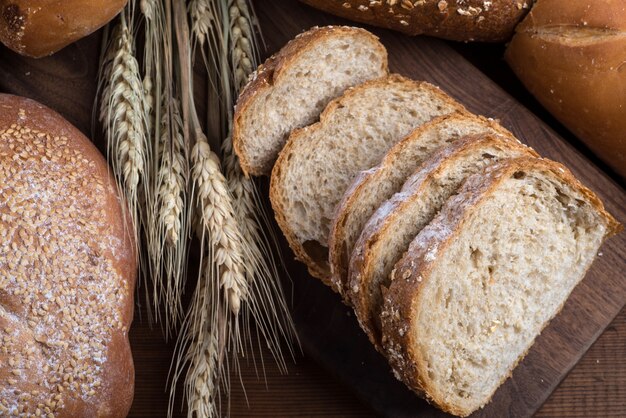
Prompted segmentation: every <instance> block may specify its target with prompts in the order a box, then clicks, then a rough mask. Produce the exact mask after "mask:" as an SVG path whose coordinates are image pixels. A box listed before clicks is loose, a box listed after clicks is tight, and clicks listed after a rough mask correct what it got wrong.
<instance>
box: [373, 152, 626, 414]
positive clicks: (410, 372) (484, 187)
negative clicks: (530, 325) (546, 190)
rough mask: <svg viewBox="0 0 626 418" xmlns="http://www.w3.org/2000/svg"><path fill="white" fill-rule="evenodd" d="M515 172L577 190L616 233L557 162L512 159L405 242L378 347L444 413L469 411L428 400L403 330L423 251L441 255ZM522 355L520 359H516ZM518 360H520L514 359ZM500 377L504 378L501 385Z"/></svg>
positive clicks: (420, 364)
mask: <svg viewBox="0 0 626 418" xmlns="http://www.w3.org/2000/svg"><path fill="white" fill-rule="evenodd" d="M519 170H536V171H544V172H550V173H552V174H554V175H555V176H556V177H558V178H560V179H561V180H562V181H563V182H565V183H568V184H570V185H571V187H572V188H574V189H576V190H577V191H578V192H580V193H581V194H582V195H583V196H584V197H585V198H586V199H587V200H588V201H589V202H590V203H591V205H592V206H593V207H594V208H595V210H596V211H598V213H599V214H600V216H601V217H602V218H603V219H605V221H606V224H607V231H606V235H605V238H608V237H610V236H612V235H614V234H616V233H618V232H620V231H621V230H622V226H621V225H620V224H619V223H618V222H617V221H616V220H615V218H613V217H612V216H611V215H610V214H609V213H608V212H606V210H605V209H604V206H603V204H602V202H601V201H600V200H599V198H598V197H597V196H596V195H595V194H594V193H593V192H592V191H591V190H589V189H588V188H587V187H585V186H584V185H582V184H581V183H580V182H579V181H578V180H577V179H576V178H575V177H574V175H573V174H572V173H571V172H570V171H569V170H568V169H567V168H565V167H564V166H563V165H562V164H559V163H557V162H554V161H550V160H546V159H542V158H517V159H513V160H506V161H503V162H500V163H497V164H495V165H493V166H490V167H487V168H486V169H485V170H484V171H483V172H482V173H480V174H477V175H474V176H472V177H470V178H469V179H468V180H467V181H466V182H465V184H464V185H463V187H462V189H461V190H460V192H459V194H457V195H456V196H455V197H453V198H452V199H451V200H450V201H449V202H448V204H446V207H445V209H444V211H443V212H442V213H441V214H440V215H439V216H438V217H437V218H436V219H435V220H434V221H433V222H431V224H430V225H429V226H428V227H427V228H425V229H424V230H423V231H422V233H420V235H418V236H417V237H416V238H415V240H414V241H413V242H412V243H411V245H410V247H409V250H408V251H407V253H406V254H405V256H404V257H403V258H402V259H401V260H400V261H399V262H398V263H397V264H396V266H395V268H394V270H393V273H392V281H391V285H390V286H389V288H388V289H383V295H384V309H383V312H382V314H381V321H382V343H383V347H384V350H385V353H386V355H387V358H388V360H389V363H390V364H391V366H392V368H393V369H394V374H395V375H396V377H398V379H400V380H402V381H403V382H404V383H405V384H406V385H407V386H408V387H409V388H411V389H412V390H414V391H415V392H416V393H418V394H420V395H422V396H423V395H426V397H427V398H428V399H429V401H430V402H433V403H434V404H436V405H437V406H438V407H440V408H441V409H443V410H444V411H446V412H450V413H452V414H455V415H459V416H467V415H469V413H471V412H472V411H465V410H462V409H459V408H457V407H456V406H454V405H450V404H447V403H446V402H445V401H443V400H442V399H436V398H433V397H432V396H433V393H435V392H434V390H433V388H432V386H431V384H430V382H429V377H428V373H426V372H425V370H426V367H425V361H424V360H423V359H422V358H421V356H420V354H419V353H418V352H415V351H413V350H412V348H413V347H417V341H416V340H415V339H416V338H418V336H416V335H415V333H414V332H409V330H410V329H414V328H413V323H412V321H413V320H417V315H416V309H417V308H416V307H417V306H419V303H420V297H421V295H422V292H421V288H422V286H423V285H424V284H425V283H426V281H427V280H428V278H429V275H430V272H431V271H432V268H433V266H434V264H435V263H436V262H437V258H436V257H435V258H433V257H432V256H428V254H429V251H430V250H431V249H433V248H437V251H438V252H442V251H445V249H446V248H447V247H448V246H449V245H451V244H452V243H453V242H454V241H455V238H456V236H457V235H458V234H459V232H460V231H461V229H462V226H463V223H464V222H465V221H466V220H467V219H468V217H469V214H470V212H471V211H472V210H474V209H475V208H476V207H477V206H479V205H480V204H481V202H482V201H484V199H485V198H486V197H488V196H489V195H490V193H492V192H493V191H494V190H496V189H497V188H498V186H499V184H500V183H501V182H503V181H505V180H506V179H508V178H510V177H511V176H512V175H513V174H514V173H515V172H516V171H519ZM522 357H523V356H522ZM520 359H521V358H520ZM505 379H506V376H505V377H504V378H503V380H502V381H504V380H505Z"/></svg>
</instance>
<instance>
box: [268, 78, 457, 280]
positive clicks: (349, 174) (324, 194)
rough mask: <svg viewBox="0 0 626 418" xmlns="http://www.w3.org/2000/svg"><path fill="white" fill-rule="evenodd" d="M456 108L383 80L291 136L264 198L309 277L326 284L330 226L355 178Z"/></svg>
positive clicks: (424, 91) (430, 89) (432, 92)
mask: <svg viewBox="0 0 626 418" xmlns="http://www.w3.org/2000/svg"><path fill="white" fill-rule="evenodd" d="M463 109H464V108H463V107H462V106H461V105H460V104H458V103H457V102H455V101H454V100H453V99H452V98H450V97H449V96H447V95H446V94H445V93H443V92H442V91H441V90H440V89H438V88H437V87H435V86H433V85H431V84H428V83H426V82H418V81H414V80H409V79H407V78H404V77H401V76H399V75H390V76H388V77H385V78H380V79H376V80H371V81H368V82H366V83H364V84H361V85H359V86H357V87H355V88H352V89H349V90H348V91H346V93H345V94H344V95H343V96H342V97H340V98H338V99H336V100H334V101H332V102H331V103H330V104H329V105H328V106H327V107H326V109H325V110H324V112H323V113H322V115H321V117H320V122H318V123H316V124H313V125H311V126H309V127H306V128H303V129H299V130H296V131H294V132H293V133H292V134H291V136H290V137H289V140H288V142H287V145H286V146H285V148H284V149H283V150H282V151H281V153H280V155H279V157H278V160H277V161H276V164H275V166H274V170H273V171H272V177H271V185H270V199H271V202H272V207H273V208H274V213H275V216H276V220H277V222H278V225H279V226H280V228H281V229H282V231H283V233H284V234H285V236H286V237H287V240H288V241H289V245H290V246H291V248H292V249H293V250H294V252H295V254H296V257H297V258H298V259H300V260H301V261H303V262H304V263H306V264H307V266H308V268H309V272H310V273H311V275H313V276H315V277H317V278H320V279H322V280H323V281H324V282H325V283H326V284H330V280H329V278H330V268H329V266H328V234H329V231H330V224H331V221H332V218H333V215H334V211H335V207H336V206H337V204H338V203H339V201H340V200H341V197H342V196H343V193H344V192H345V191H346V189H347V188H348V186H349V185H350V183H351V182H352V180H353V179H354V177H355V176H356V175H357V174H358V173H359V172H360V171H362V170H365V169H368V168H370V167H372V166H374V165H376V164H378V163H379V162H380V160H381V159H382V157H383V156H384V155H385V153H386V152H387V151H388V150H389V148H391V147H392V146H393V145H394V144H395V143H396V142H398V141H399V140H400V139H402V138H404V137H405V136H406V135H407V134H408V133H409V132H411V131H412V130H413V129H415V127H416V126H419V125H421V124H423V123H425V122H427V121H429V120H431V119H432V118H434V117H437V116H440V115H444V114H449V113H452V112H456V111H459V110H463Z"/></svg>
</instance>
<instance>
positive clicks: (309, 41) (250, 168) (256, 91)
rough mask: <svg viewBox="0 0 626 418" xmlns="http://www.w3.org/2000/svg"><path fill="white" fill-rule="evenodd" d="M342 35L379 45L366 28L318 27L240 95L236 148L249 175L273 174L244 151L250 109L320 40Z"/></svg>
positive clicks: (265, 67)
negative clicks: (358, 37) (254, 162)
mask: <svg viewBox="0 0 626 418" xmlns="http://www.w3.org/2000/svg"><path fill="white" fill-rule="evenodd" d="M341 34H349V35H353V36H356V35H358V36H364V37H366V38H369V39H370V40H372V41H373V42H375V43H377V44H379V41H378V38H377V37H376V36H374V35H373V34H372V33H370V32H368V31H366V30H365V29H361V28H355V27H350V26H323V27H317V26H316V27H313V28H311V29H309V30H307V31H306V32H302V33H300V34H299V35H298V36H296V37H295V38H294V39H292V40H291V41H289V42H288V43H287V44H286V45H285V46H284V47H283V48H281V49H280V51H278V52H277V53H276V54H274V55H272V56H271V57H269V58H268V59H267V60H266V61H265V62H264V63H263V64H261V65H260V66H259V68H257V70H256V71H255V72H254V73H253V74H252V75H251V76H250V80H249V81H248V83H247V84H246V85H245V87H244V88H243V89H242V90H241V93H240V94H239V98H238V100H237V105H236V107H235V115H234V118H233V121H234V122H233V148H234V150H235V153H236V154H237V156H238V157H239V164H240V165H241V168H242V170H243V172H244V173H245V175H246V176H249V175H253V176H262V175H269V174H270V173H271V171H272V167H271V166H270V167H262V168H261V169H259V168H258V167H256V166H255V165H254V164H252V163H251V162H250V161H249V160H248V157H247V155H246V153H245V151H244V149H243V142H244V141H245V138H243V137H242V134H241V130H242V126H243V125H244V119H245V118H246V117H254V115H247V113H248V108H249V107H250V106H251V104H252V102H253V101H254V100H255V99H256V98H257V97H259V95H261V94H262V93H263V92H264V91H265V90H267V89H270V88H272V86H273V85H274V84H275V83H276V82H278V81H279V80H280V78H281V74H282V72H283V71H284V70H283V69H284V68H286V67H288V66H289V65H290V64H291V63H292V62H293V61H295V60H297V59H298V57H299V56H300V55H302V54H304V53H306V52H307V51H308V49H309V48H314V47H315V45H316V43H317V42H318V41H320V40H322V39H324V38H326V37H334V36H338V35H341ZM380 53H381V54H382V55H384V56H385V57H386V56H387V51H386V50H385V49H384V47H383V46H382V45H380ZM386 66H387V60H386V59H385V72H387V68H386Z"/></svg>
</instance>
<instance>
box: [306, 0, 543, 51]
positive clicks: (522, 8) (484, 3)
mask: <svg viewBox="0 0 626 418" xmlns="http://www.w3.org/2000/svg"><path fill="white" fill-rule="evenodd" d="M300 1H302V2H303V3H306V4H308V5H310V6H313V7H316V8H318V9H321V10H324V11H326V12H329V13H332V14H334V15H337V16H341V17H344V18H346V19H351V20H355V21H357V22H361V23H368V24H370V25H374V26H380V27H383V28H388V29H394V30H397V31H400V32H403V33H406V34H408V35H422V34H424V35H430V36H436V37H439V38H444V39H450V40H454V41H486V42H504V41H507V40H509V39H510V38H511V36H512V35H513V30H514V29H515V25H517V23H518V22H519V21H520V20H521V19H522V18H523V17H524V15H525V14H526V13H527V12H528V10H529V9H530V7H531V6H532V3H533V0H375V1H372V0H347V1H346V0H300Z"/></svg>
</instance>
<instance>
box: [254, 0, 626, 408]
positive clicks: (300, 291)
mask: <svg viewBox="0 0 626 418" xmlns="http://www.w3.org/2000/svg"><path fill="white" fill-rule="evenodd" d="M257 13H258V14H259V20H260V24H261V28H262V30H263V34H264V36H265V41H266V42H267V49H268V51H269V52H271V53H273V52H275V51H277V50H278V49H279V48H280V47H281V46H282V45H284V44H285V42H287V41H288V40H289V39H291V38H293V37H294V36H295V35H296V34H298V33H299V32H301V31H302V30H304V29H307V28H309V27H311V26H315V25H327V24H352V23H350V22H347V21H345V20H342V19H338V18H334V17H331V16H329V15H325V14H323V13H320V12H318V11H317V10H314V9H312V8H309V7H306V6H303V5H301V4H299V3H297V2H293V1H279V0H271V1H262V2H257ZM369 29H371V30H372V31H373V32H374V33H376V34H377V35H379V36H380V38H381V41H382V43H383V44H384V45H385V46H386V47H387V49H388V51H389V67H390V70H391V71H393V72H397V73H400V74H402V75H405V76H409V77H411V78H414V79H418V80H427V81H429V82H431V83H434V84H436V85H438V86H440V87H441V88H442V89H443V90H445V91H446V92H447V93H449V94H450V95H452V96H453V97H455V98H456V99H457V100H459V101H460V102H461V103H462V104H463V105H465V106H466V107H467V108H468V109H469V110H470V111H472V112H475V113H478V114H482V115H486V116H489V117H493V118H497V119H500V120H501V122H502V124H503V125H504V126H505V127H506V128H508V129H510V130H511V131H512V132H513V133H514V134H515V135H516V136H517V137H518V138H519V139H520V140H521V141H522V142H524V143H526V144H528V145H530V146H532V147H533V148H535V149H536V150H537V151H538V152H539V153H540V154H541V155H543V156H546V157H549V158H551V159H554V160H557V161H560V162H562V163H564V164H565V165H567V166H568V167H569V168H570V169H572V171H573V172H574V173H575V174H576V175H577V176H578V177H579V178H580V179H581V180H582V182H583V183H584V184H586V185H587V186H589V187H591V188H592V189H593V190H594V191H596V192H597V193H599V194H600V196H601V197H602V199H603V201H604V203H605V205H606V207H607V208H608V210H609V211H610V212H611V213H612V214H613V215H614V216H616V217H617V219H618V220H620V221H621V222H622V223H624V222H625V221H626V211H625V209H626V194H625V193H624V191H623V190H622V189H621V188H620V187H619V186H617V185H616V184H615V183H614V182H613V181H612V180H610V179H609V178H608V177H607V176H606V175H605V174H604V173H603V172H602V171H600V170H599V169H598V168H597V167H595V166H593V165H592V164H591V163H590V162H589V161H587V160H586V159H585V158H584V157H583V156H581V155H580V154H579V153H578V152H577V151H576V150H575V149H574V148H573V147H572V146H571V145H569V144H568V143H566V142H565V141H564V140H563V139H561V138H559V137H558V136H557V135H556V134H555V133H554V132H553V131H552V130H551V129H550V128H548V127H547V126H546V125H544V124H543V123H542V122H541V121H540V120H539V119H538V118H537V117H535V116H534V115H533V114H532V113H531V112H529V111H528V110H527V109H525V108H524V107H523V106H521V105H520V104H519V103H517V102H516V101H515V100H514V99H513V98H512V97H510V96H509V95H508V94H506V93H505V92H504V91H503V90H502V89H500V87H498V86H497V85H496V84H494V83H493V82H492V81H491V80H489V79H488V78H487V77H486V76H485V75H484V74H483V73H481V72H480V71H479V70H477V69H476V68H475V67H473V66H472V65H471V64H470V63H469V62H467V61H466V60H465V59H464V58H462V57H461V56H460V55H459V54H457V53H456V52H455V51H454V50H452V48H450V47H449V46H448V45H447V44H446V43H444V42H442V41H439V40H435V39H432V38H427V37H416V38H411V37H407V36H403V35H400V34H397V33H393V32H390V31H385V30H378V29H375V28H369ZM284 251H285V254H290V252H289V249H288V248H287V247H285V249H284ZM601 252H602V256H601V257H598V260H597V261H596V262H595V263H594V265H593V267H592V268H591V269H590V271H589V273H588V274H587V276H586V278H585V279H584V280H583V282H582V283H581V284H580V285H579V286H578V287H577V288H576V289H575V290H574V292H573V294H572V296H571V298H570V299H569V301H568V302H567V303H566V305H565V307H564V309H563V311H562V312H561V314H559V316H557V317H556V318H555V319H554V320H553V321H552V322H551V323H550V325H549V326H548V327H547V328H546V329H545V331H544V332H543V333H542V335H541V336H540V337H539V338H538V339H537V342H536V343H535V345H534V346H533V348H532V349H531V350H530V352H529V353H528V355H527V357H526V358H525V359H524V361H523V362H522V363H521V364H520V365H519V366H518V367H517V368H516V369H515V371H514V373H513V376H512V378H511V379H508V380H507V381H506V383H505V384H504V385H503V386H502V387H501V388H500V389H499V390H498V391H497V393H496V395H495V397H494V399H493V401H492V402H491V403H490V404H489V405H488V406H487V407H486V408H485V409H484V410H482V411H480V412H478V413H476V414H474V415H473V416H476V417H503V416H511V417H526V416H531V415H532V414H533V413H534V412H535V411H537V410H538V409H539V407H540V406H541V405H542V403H543V402H544V401H545V400H546V399H547V398H548V396H549V395H550V393H552V391H553V390H554V389H555V388H556V386H557V385H558V384H559V383H560V382H561V380H562V379H563V378H564V377H565V375H566V374H567V373H568V372H569V370H570V369H571V368H572V367H573V366H574V365H575V364H576V362H577V361H578V360H579V359H580V358H581V357H582V355H583V354H584V353H585V352H586V351H587V349H588V348H589V346H590V345H591V344H592V343H593V342H594V341H595V340H596V338H597V337H598V336H599V335H600V334H601V333H602V331H603V330H604V328H606V326H607V325H608V324H609V323H610V322H611V320H612V319H613V318H614V317H615V316H616V315H617V314H618V313H619V311H620V310H621V308H622V307H623V306H624V303H625V302H626V234H621V235H619V236H618V237H615V238H613V239H611V240H610V241H609V242H608V243H606V244H605V245H604V247H603V248H602V249H601ZM289 271H290V273H291V276H292V278H293V280H294V287H295V297H296V299H295V309H294V316H295V320H296V324H297V327H298V333H299V335H300V338H301V341H302V344H303V346H304V348H305V350H306V351H307V353H308V354H309V355H311V356H313V357H314V358H315V359H316V360H317V361H318V362H319V363H320V364H321V365H322V366H323V367H325V368H326V369H328V370H329V372H331V373H333V374H334V375H336V376H337V377H338V378H339V379H341V380H342V381H344V382H346V384H347V385H349V386H350V387H351V388H352V390H353V391H354V392H355V393H356V394H357V396H359V397H360V398H361V399H362V400H363V401H364V402H366V403H368V404H370V405H371V406H372V407H373V408H374V409H375V410H376V411H377V412H379V413H380V414H381V415H384V416H388V417H394V418H396V417H398V418H399V417H443V416H447V415H446V414H444V413H442V412H440V411H438V410H437V409H435V408H433V407H431V406H429V405H428V404H427V403H426V402H424V401H422V400H420V399H418V398H417V397H416V396H415V395H414V394H413V393H412V392H410V391H408V390H407V389H406V388H405V387H404V386H403V385H402V384H401V383H400V382H398V381H396V380H395V378H394V377H393V376H392V375H391V373H390V372H389V368H388V366H387V364H386V362H385V360H384V359H383V357H382V356H381V355H380V354H378V353H377V352H376V351H375V350H374V349H373V348H372V347H371V346H370V344H369V342H368V340H367V338H366V337H365V335H364V334H363V332H362V331H361V330H360V329H359V327H358V325H357V322H356V320H355V318H354V315H353V314H352V313H351V312H350V309H348V308H347V307H345V306H344V305H343V304H342V303H341V302H340V300H339V297H338V296H337V295H335V294H333V292H332V291H331V290H329V289H328V288H326V287H325V286H324V285H322V284H321V283H320V282H319V281H317V280H315V279H313V278H311V277H310V276H308V274H307V272H306V269H305V268H304V267H303V266H302V265H301V264H299V263H297V262H295V263H293V264H292V265H290V266H289Z"/></svg>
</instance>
